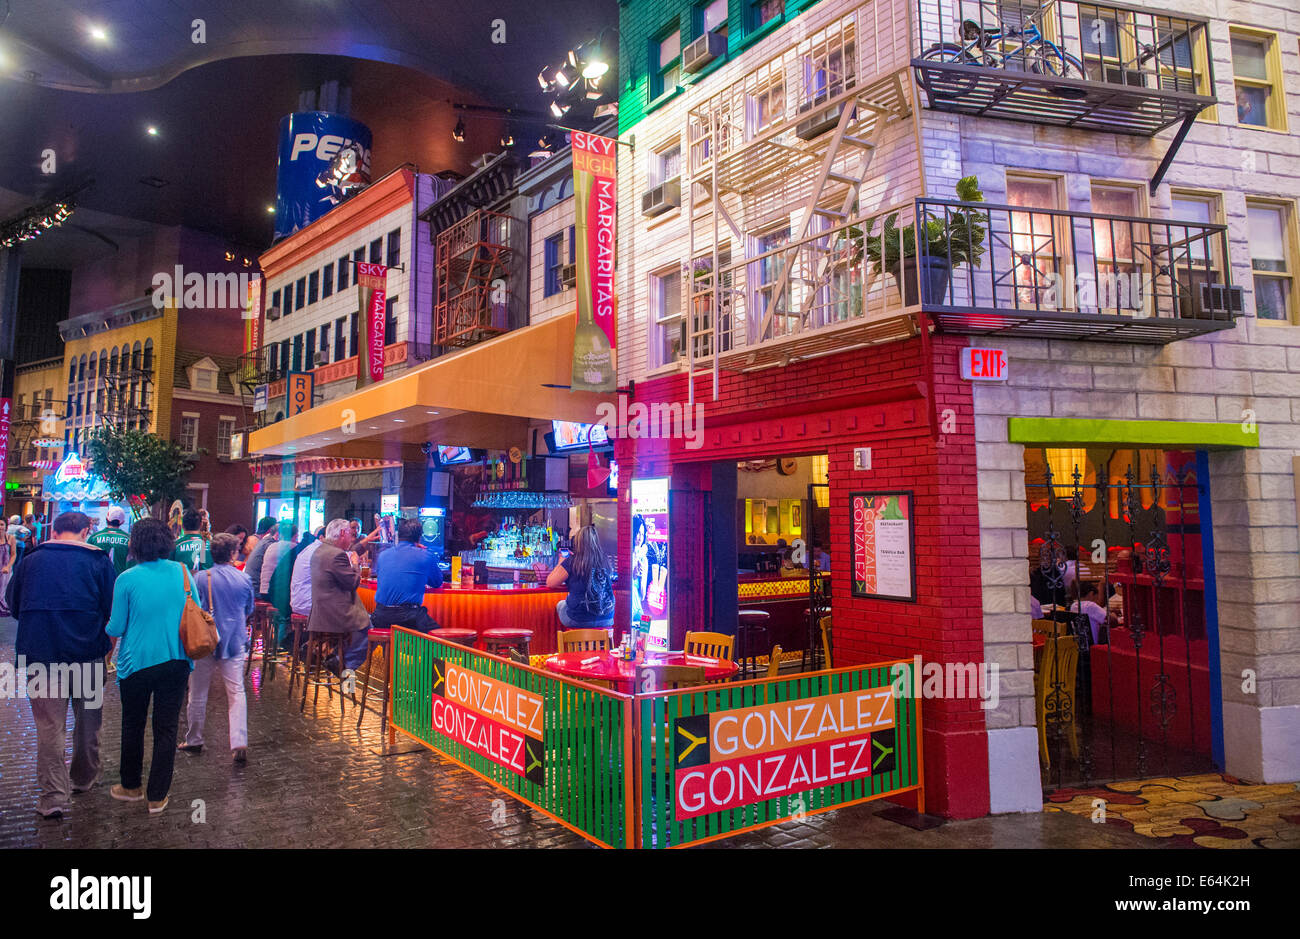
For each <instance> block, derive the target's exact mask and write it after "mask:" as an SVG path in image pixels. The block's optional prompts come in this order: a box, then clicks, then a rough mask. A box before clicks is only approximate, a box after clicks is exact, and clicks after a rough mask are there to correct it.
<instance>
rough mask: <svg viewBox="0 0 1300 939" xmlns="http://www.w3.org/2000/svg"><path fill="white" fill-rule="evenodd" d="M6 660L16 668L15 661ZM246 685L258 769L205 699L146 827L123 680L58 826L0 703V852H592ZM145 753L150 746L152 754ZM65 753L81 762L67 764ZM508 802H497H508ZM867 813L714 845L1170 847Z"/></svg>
mask: <svg viewBox="0 0 1300 939" xmlns="http://www.w3.org/2000/svg"><path fill="white" fill-rule="evenodd" d="M13 635H14V623H13V621H12V620H3V621H0V649H4V650H6V651H5V655H6V658H7V659H8V656H9V655H10V654H11V652H12V649H13ZM9 660H10V661H12V660H11V659H9ZM249 684H250V688H249V737H250V740H249V751H248V752H249V763H247V764H246V765H244V766H235V765H233V764H232V763H231V762H230V757H229V753H228V751H227V746H226V743H227V738H226V731H227V724H226V715H225V694H224V692H223V691H222V690H221V689H220V687H219V686H218V687H214V688H213V690H212V693H211V697H210V699H209V704H208V723H207V730H206V738H207V747H206V749H205V750H204V752H203V753H202V754H199V755H197V756H190V755H187V754H178V756H177V769H176V778H175V782H174V783H173V786H172V792H171V797H172V803H171V806H170V807H169V808H168V809H167V811H166V812H165V813H164V814H162V815H159V816H156V817H151V816H149V815H148V813H147V812H146V811H145V809H144V806H143V805H142V804H126V803H118V802H114V801H113V800H111V799H110V798H109V796H108V791H107V787H108V786H109V785H111V784H112V783H114V782H116V781H117V766H118V752H117V751H118V745H119V741H120V737H119V726H120V725H119V718H120V714H121V709H120V707H119V704H118V698H117V688H116V685H111V686H110V687H109V689H108V692H107V695H106V699H105V709H106V710H105V715H104V730H103V735H102V741H103V764H104V766H103V769H104V773H103V780H102V782H101V784H100V786H99V787H97V788H96V789H93V790H91V791H90V792H88V793H85V794H83V795H78V796H74V798H73V809H72V812H71V813H70V814H69V815H68V816H67V817H65V818H64V819H62V820H45V819H41V818H40V817H39V816H37V815H36V812H35V806H36V778H35V777H36V774H35V757H34V750H35V733H34V729H33V726H32V720H31V711H30V709H29V707H28V706H27V704H26V703H25V702H22V701H17V700H13V699H6V700H0V849H5V848H17V847H78V848H113V847H161V848H180V847H185V848H188V847H242V846H247V847H311V848H333V847H440V848H507V847H584V846H585V845H586V842H585V841H584V840H583V839H582V838H580V837H579V836H578V835H575V834H573V833H572V832H570V831H569V830H568V829H566V828H564V827H563V826H561V825H559V824H557V823H555V822H552V821H550V820H549V819H547V818H545V817H544V816H543V815H541V814H540V813H537V812H534V811H532V810H530V809H528V808H526V807H525V806H523V805H522V804H520V803H519V802H516V801H515V800H514V799H512V798H509V797H507V796H504V795H502V794H501V793H499V792H498V791H497V790H495V789H493V788H492V787H490V786H488V785H487V784H486V783H484V782H481V781H480V780H479V779H478V778H477V777H475V776H473V775H471V774H469V773H467V772H465V771H463V770H461V769H460V768H458V767H456V766H455V765H453V764H451V763H449V762H448V761H446V760H444V759H442V758H440V757H438V756H436V755H434V754H432V753H430V752H428V751H425V750H417V751H415V752H412V753H407V754H404V755H398V756H381V755H379V754H378V753H376V752H375V751H376V749H377V748H378V747H379V745H380V743H381V738H380V732H379V720H378V717H377V716H376V715H375V714H372V713H368V714H367V715H366V718H365V720H364V721H363V722H362V724H361V727H360V729H358V727H357V721H356V712H355V711H354V710H353V707H352V704H351V702H349V703H348V716H347V717H346V718H343V717H340V716H339V709H338V699H337V698H334V699H333V701H332V702H330V703H328V704H327V699H326V697H325V695H324V694H322V696H321V701H320V706H319V708H313V706H312V704H311V702H310V700H309V701H308V704H307V709H306V712H305V713H302V714H300V713H299V711H298V706H297V696H296V695H295V701H294V703H293V704H292V705H290V704H289V702H288V701H287V700H286V690H287V686H286V683H285V676H284V671H283V669H281V670H280V672H279V674H278V676H277V677H276V679H275V680H274V681H270V682H263V678H262V674H261V670H260V669H259V668H258V666H257V664H256V663H255V664H254V668H253V672H252V675H251V678H250V682H249ZM147 752H148V743H147V742H146V753H147ZM69 755H71V754H69ZM498 800H499V801H498ZM887 807H888V803H867V804H865V805H860V806H854V807H852V808H849V809H844V810H841V811H836V812H828V813H825V814H823V815H817V816H813V817H811V818H809V819H806V820H804V821H797V822H795V821H792V822H787V823H783V824H781V825H776V826H773V827H771V828H767V829H763V830H760V831H755V832H749V833H746V834H741V835H738V836H736V837H734V838H730V839H727V840H724V841H721V842H716V843H714V845H712V846H713V847H730V848H742V847H746V848H755V847H837V848H879V847H899V848H913V847H918V848H919V847H932V848H989V847H1023V848H1033V847H1132V848H1150V847H1160V846H1161V844H1160V842H1158V841H1153V840H1152V839H1149V838H1143V837H1141V836H1139V835H1136V834H1134V833H1133V831H1132V830H1130V829H1129V827H1128V826H1120V825H1096V824H1092V823H1091V822H1089V821H1087V820H1086V819H1083V818H1078V817H1076V816H1074V815H1072V814H1070V813H1068V812H1050V813H1042V814H1033V815H1016V816H1000V817H993V818H983V819H976V820H973V821H964V822H950V823H948V824H946V825H943V826H942V827H939V828H936V829H932V830H929V831H914V830H912V829H910V828H906V827H903V826H901V825H899V824H896V823H894V822H892V821H887V820H885V819H883V818H879V817H877V813H878V812H880V811H882V810H883V809H885V808H887Z"/></svg>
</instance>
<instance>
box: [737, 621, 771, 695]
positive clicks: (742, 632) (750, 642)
mask: <svg viewBox="0 0 1300 939" xmlns="http://www.w3.org/2000/svg"><path fill="white" fill-rule="evenodd" d="M771 618H772V614H771V613H769V612H768V611H767V610H741V611H740V613H739V620H738V622H737V625H736V640H737V648H738V653H737V655H736V659H737V661H738V663H739V665H740V673H739V674H740V677H741V678H749V677H751V676H752V675H753V674H754V673H756V672H757V671H758V666H757V665H756V661H757V659H758V651H759V650H762V649H766V648H767V647H768V646H767V626H768V621H769V620H770V619H771Z"/></svg>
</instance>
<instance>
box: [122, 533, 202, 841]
mask: <svg viewBox="0 0 1300 939" xmlns="http://www.w3.org/2000/svg"><path fill="white" fill-rule="evenodd" d="M173 547H174V539H173V538H172V534H171V531H170V530H169V529H168V528H167V525H166V524H165V523H164V522H160V521H158V520H157V519H153V518H142V519H140V521H138V522H136V523H135V525H133V526H132V528H131V556H132V557H134V558H135V559H136V565H135V567H132V568H130V569H129V570H126V571H124V572H122V574H121V575H120V576H119V577H118V578H117V580H116V582H114V584H113V613H112V616H111V617H110V619H109V621H108V626H107V627H105V631H106V632H107V633H108V634H109V635H110V636H113V637H119V638H120V640H121V641H120V643H119V645H118V653H117V684H118V690H119V692H120V696H121V699H122V757H121V769H122V781H121V783H120V784H119V785H116V786H114V787H113V788H112V789H111V790H110V795H112V797H113V798H114V799H118V800H119V801H122V802H139V801H141V800H142V799H144V798H145V796H146V795H148V798H149V813H150V814H151V815H157V814H158V813H160V812H162V810H163V809H165V808H166V807H167V793H168V792H169V791H170V789H171V784H172V770H173V768H174V766H175V762H176V731H177V727H178V726H179V724H180V716H181V705H182V704H183V703H184V701H185V689H186V686H187V685H188V684H189V680H190V669H192V668H193V667H194V663H193V662H192V661H191V660H190V656H189V655H188V654H187V653H186V646H185V643H184V641H183V639H182V621H183V619H186V618H187V617H188V616H192V613H191V610H193V611H195V612H197V607H190V608H189V609H187V606H186V601H187V600H192V601H194V603H197V602H198V588H197V585H196V584H195V583H194V582H193V580H192V578H191V577H190V575H189V571H188V570H186V568H185V566H184V565H183V564H180V563H177V562H176V561H172V560H169V558H170V557H171V553H172V549H173ZM214 633H215V630H214ZM209 651H211V650H210V649H209ZM150 700H152V702H153V759H152V761H151V762H150V765H149V784H148V790H147V792H144V791H142V790H141V775H142V773H143V769H144V727H145V722H146V720H147V718H148V716H149V704H150Z"/></svg>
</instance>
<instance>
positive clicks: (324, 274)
mask: <svg viewBox="0 0 1300 939" xmlns="http://www.w3.org/2000/svg"><path fill="white" fill-rule="evenodd" d="M320 275H321V284H320V298H321V299H322V300H324V299H325V298H326V297H331V296H333V295H334V265H333V264H326V265H325V267H324V268H322V269H321V272H320Z"/></svg>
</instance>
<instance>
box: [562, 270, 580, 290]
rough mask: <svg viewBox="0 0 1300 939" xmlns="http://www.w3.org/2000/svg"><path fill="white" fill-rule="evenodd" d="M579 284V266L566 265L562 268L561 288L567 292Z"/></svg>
mask: <svg viewBox="0 0 1300 939" xmlns="http://www.w3.org/2000/svg"><path fill="white" fill-rule="evenodd" d="M577 282H578V266H577V265H576V264H565V265H564V266H563V267H561V268H560V287H561V289H564V290H567V289H568V288H570V287H572V286H573V285H575V284H576V283H577Z"/></svg>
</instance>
